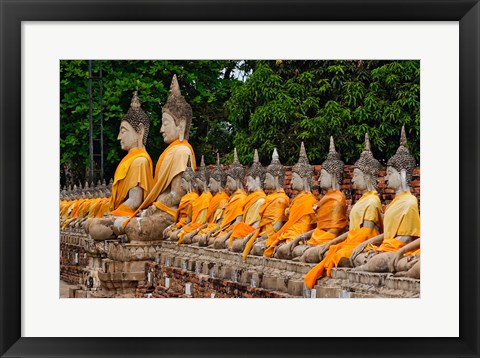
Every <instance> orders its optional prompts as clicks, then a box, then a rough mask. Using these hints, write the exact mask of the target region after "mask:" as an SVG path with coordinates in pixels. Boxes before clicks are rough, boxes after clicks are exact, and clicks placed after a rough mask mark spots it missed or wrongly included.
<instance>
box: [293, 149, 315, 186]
mask: <svg viewBox="0 0 480 358" xmlns="http://www.w3.org/2000/svg"><path fill="white" fill-rule="evenodd" d="M292 172H294V173H297V174H298V175H299V176H300V177H301V178H302V179H303V180H304V182H305V183H306V184H307V185H308V188H306V189H308V190H310V189H311V187H312V176H313V168H312V166H311V165H310V163H309V161H308V157H307V151H306V150H305V145H304V144H303V142H302V144H301V145H300V156H299V158H298V162H297V164H295V165H294V166H293V167H292Z"/></svg>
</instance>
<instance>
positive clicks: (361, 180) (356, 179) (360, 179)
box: [352, 168, 367, 191]
mask: <svg viewBox="0 0 480 358" xmlns="http://www.w3.org/2000/svg"><path fill="white" fill-rule="evenodd" d="M366 188H367V183H366V181H365V175H364V174H363V172H362V171H361V170H360V169H358V168H355V169H354V170H353V178H352V189H357V190H362V191H363V190H365V189H366Z"/></svg>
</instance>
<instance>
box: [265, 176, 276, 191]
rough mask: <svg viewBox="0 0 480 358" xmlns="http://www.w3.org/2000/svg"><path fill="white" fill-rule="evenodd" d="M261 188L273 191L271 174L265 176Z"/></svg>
mask: <svg viewBox="0 0 480 358" xmlns="http://www.w3.org/2000/svg"><path fill="white" fill-rule="evenodd" d="M263 186H264V187H265V189H268V190H270V189H275V178H274V177H273V175H272V174H270V173H267V174H266V175H265V181H264V182H263Z"/></svg>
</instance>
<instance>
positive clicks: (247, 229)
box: [214, 149, 266, 252]
mask: <svg viewBox="0 0 480 358" xmlns="http://www.w3.org/2000/svg"><path fill="white" fill-rule="evenodd" d="M264 180H265V168H263V166H262V164H261V163H260V160H259V158H258V151H257V150H256V149H255V153H254V156H253V164H252V166H251V167H250V170H249V171H248V174H247V190H248V192H249V194H248V196H247V199H246V200H245V205H244V207H243V213H242V220H241V221H240V222H238V223H236V224H234V225H233V226H232V230H230V231H229V232H228V233H226V234H225V235H223V236H221V237H218V238H217V239H216V240H215V244H214V247H215V246H217V248H224V247H225V246H226V247H227V248H229V249H230V250H231V249H232V245H233V243H234V242H235V241H237V242H240V246H239V247H238V249H237V250H235V251H237V252H240V251H242V250H243V245H242V239H243V238H244V237H245V236H247V235H248V234H250V233H251V232H253V231H255V229H257V227H258V225H259V223H260V219H261V216H260V208H261V206H262V205H263V203H264V202H265V198H266V195H265V192H264V191H263V189H262V183H263V181H264ZM220 240H223V241H222V242H219V241H220ZM217 242H218V243H217Z"/></svg>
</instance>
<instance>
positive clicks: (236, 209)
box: [212, 189, 247, 236]
mask: <svg viewBox="0 0 480 358" xmlns="http://www.w3.org/2000/svg"><path fill="white" fill-rule="evenodd" d="M246 199H247V193H245V191H244V190H243V189H238V190H237V191H235V193H233V194H232V196H231V197H230V200H228V203H227V206H226V207H225V214H224V216H223V220H222V224H221V225H220V228H219V229H218V230H217V232H215V233H214V234H213V235H212V236H217V235H218V234H219V233H220V232H223V231H224V230H227V229H228V228H230V226H231V225H232V224H233V222H234V221H235V219H236V218H237V217H239V216H240V215H242V213H243V206H244V205H245V200H246Z"/></svg>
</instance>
